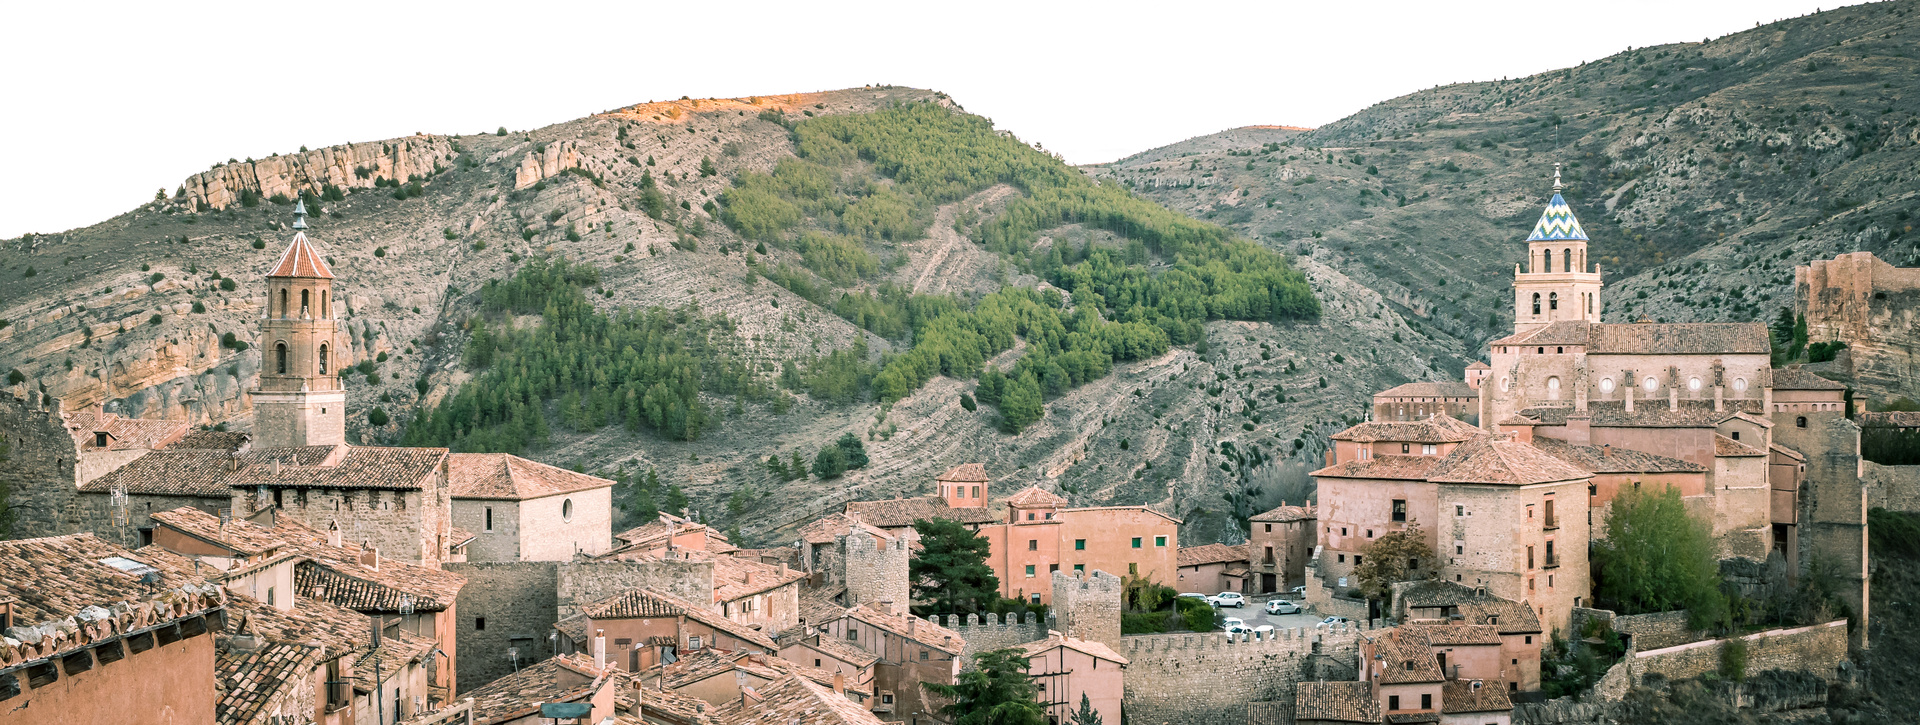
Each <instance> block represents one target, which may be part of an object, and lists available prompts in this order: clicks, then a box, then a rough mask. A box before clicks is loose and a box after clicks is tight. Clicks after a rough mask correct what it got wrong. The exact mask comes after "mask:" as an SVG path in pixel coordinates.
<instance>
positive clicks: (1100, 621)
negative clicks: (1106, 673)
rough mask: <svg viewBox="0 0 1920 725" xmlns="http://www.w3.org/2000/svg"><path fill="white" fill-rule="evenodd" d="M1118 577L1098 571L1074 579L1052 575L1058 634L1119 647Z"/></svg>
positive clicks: (1069, 574) (1065, 574)
mask: <svg viewBox="0 0 1920 725" xmlns="http://www.w3.org/2000/svg"><path fill="white" fill-rule="evenodd" d="M1121 589H1122V587H1121V582H1120V577H1117V576H1114V575H1112V574H1108V573H1106V572H1104V571H1100V570H1099V569H1095V570H1093V571H1090V572H1086V574H1085V576H1075V575H1074V573H1073V572H1064V571H1056V572H1054V573H1053V612H1052V613H1053V614H1055V615H1057V616H1058V618H1059V628H1060V631H1061V633H1063V634H1065V635H1067V636H1068V637H1074V638H1076V639H1083V640H1089V641H1093V642H1100V643H1103V644H1105V645H1107V646H1108V647H1112V648H1114V649H1119V648H1120V608H1121Z"/></svg>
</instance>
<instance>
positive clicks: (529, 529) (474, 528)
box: [447, 453, 613, 562]
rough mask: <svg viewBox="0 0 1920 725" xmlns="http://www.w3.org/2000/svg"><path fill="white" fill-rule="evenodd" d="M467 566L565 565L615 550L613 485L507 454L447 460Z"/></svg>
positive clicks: (456, 523)
mask: <svg viewBox="0 0 1920 725" xmlns="http://www.w3.org/2000/svg"><path fill="white" fill-rule="evenodd" d="M447 481H448V486H449V488H450V489H451V493H452V499H453V503H452V518H453V526H454V527H455V528H456V529H459V530H461V531H468V532H472V534H473V537H474V538H473V540H472V542H471V543H469V544H467V547H466V549H467V560H468V561H476V562H477V561H567V560H569V559H572V558H573V557H574V556H576V555H582V554H584V555H587V556H598V555H600V554H605V553H607V552H608V551H609V550H611V549H612V548H613V481H610V480H608V479H605V478H600V477H597V476H589V475H587V474H584V473H575V472H573V471H569V470H566V469H564V468H559V467H556V466H549V465H547V464H544V463H538V462H535V461H529V460H527V459H525V458H521V457H519V456H515V455H509V454H506V453H454V454H451V455H449V456H448V460H447Z"/></svg>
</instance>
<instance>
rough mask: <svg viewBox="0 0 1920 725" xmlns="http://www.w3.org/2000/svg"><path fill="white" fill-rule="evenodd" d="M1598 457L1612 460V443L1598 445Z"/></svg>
mask: <svg viewBox="0 0 1920 725" xmlns="http://www.w3.org/2000/svg"><path fill="white" fill-rule="evenodd" d="M1600 457H1601V458H1612V457H1613V444H1612V443H1602V444H1600Z"/></svg>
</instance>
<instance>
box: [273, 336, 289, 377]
mask: <svg viewBox="0 0 1920 725" xmlns="http://www.w3.org/2000/svg"><path fill="white" fill-rule="evenodd" d="M273 371H274V372H275V373H278V374H280V375H285V374H287V344H286V343H284V342H280V343H274V346H273Z"/></svg>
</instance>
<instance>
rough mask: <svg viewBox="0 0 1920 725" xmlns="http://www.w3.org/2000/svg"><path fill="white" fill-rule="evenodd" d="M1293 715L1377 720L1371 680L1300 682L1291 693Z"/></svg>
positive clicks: (1323, 719)
mask: <svg viewBox="0 0 1920 725" xmlns="http://www.w3.org/2000/svg"><path fill="white" fill-rule="evenodd" d="M1293 701H1294V705H1293V717H1294V719H1295V720H1296V721H1307V722H1364V723H1378V722H1380V701H1379V700H1376V699H1374V696H1373V683H1371V682H1302V683H1300V684H1299V685H1296V686H1295V688H1294V693H1293Z"/></svg>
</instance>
